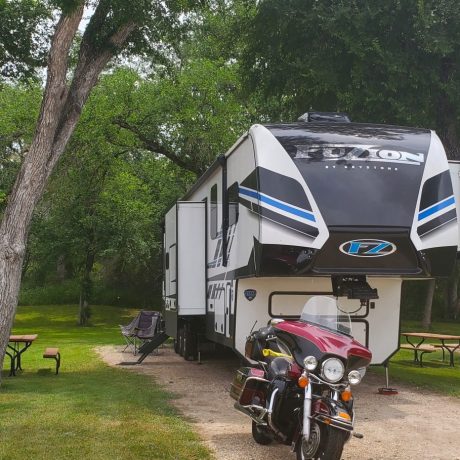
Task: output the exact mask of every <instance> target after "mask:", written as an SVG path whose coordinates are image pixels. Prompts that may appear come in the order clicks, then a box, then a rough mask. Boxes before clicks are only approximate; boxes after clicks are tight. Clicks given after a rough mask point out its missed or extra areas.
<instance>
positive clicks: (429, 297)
mask: <svg viewBox="0 0 460 460" xmlns="http://www.w3.org/2000/svg"><path fill="white" fill-rule="evenodd" d="M435 287H436V280H434V279H433V280H429V281H428V291H427V293H426V300H425V308H424V310H423V320H422V326H423V328H424V329H430V328H431V310H432V306H433V296H434V289H435Z"/></svg>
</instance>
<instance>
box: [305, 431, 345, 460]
mask: <svg viewBox="0 0 460 460" xmlns="http://www.w3.org/2000/svg"><path fill="white" fill-rule="evenodd" d="M347 437H348V433H347V432H346V431H343V430H338V429H336V428H332V427H330V426H326V425H323V424H320V441H319V447H318V450H317V451H316V453H315V454H314V455H313V456H305V455H304V449H305V448H307V449H308V444H307V445H306V446H305V447H304V442H303V441H302V442H299V443H298V444H297V450H296V454H297V460H340V458H341V457H342V451H343V446H344V445H345V442H346V440H347Z"/></svg>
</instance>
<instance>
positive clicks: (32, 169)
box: [0, 0, 188, 366]
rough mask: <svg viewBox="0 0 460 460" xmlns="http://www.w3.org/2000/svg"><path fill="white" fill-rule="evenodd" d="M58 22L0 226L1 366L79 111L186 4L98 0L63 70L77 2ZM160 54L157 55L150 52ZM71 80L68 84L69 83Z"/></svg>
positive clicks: (67, 0) (175, 24) (67, 3)
mask: <svg viewBox="0 0 460 460" xmlns="http://www.w3.org/2000/svg"><path fill="white" fill-rule="evenodd" d="M53 4H54V5H57V6H58V7H59V9H60V16H59V20H58V21H57V23H56V26H55V28H54V33H53V36H52V38H51V41H50V46H49V53H48V60H47V67H46V75H47V79H46V84H45V88H44V93H43V99H42V103H41V107H40V113H39V116H38V121H37V124H36V128H35V134H34V138H33V140H32V143H31V145H30V148H29V151H28V154H27V155H26V157H25V159H24V161H23V162H22V165H21V168H20V171H19V173H18V175H17V178H16V180H15V183H14V186H13V188H12V190H11V192H10V194H9V196H8V201H7V205H6V208H5V211H4V214H3V218H2V221H1V224H0V339H1V340H0V366H1V365H2V363H3V358H4V354H5V350H6V346H7V343H8V335H9V332H10V330H11V326H12V323H13V319H14V314H15V310H16V305H17V296H18V291H19V286H20V279H21V269H22V263H23V260H24V254H25V248H26V242H27V236H28V233H29V229H30V223H31V220H32V216H33V211H34V209H35V207H36V205H37V203H38V201H39V199H40V198H41V196H42V194H43V191H44V189H45V186H46V184H47V182H48V179H49V177H50V175H51V173H52V171H53V169H54V167H55V166H56V164H57V162H58V160H59V158H60V157H61V155H62V153H63V152H64V150H65V148H66V146H67V144H68V142H69V139H70V137H71V135H72V133H73V131H74V129H75V126H76V124H77V122H78V120H79V118H80V115H81V112H82V109H83V107H84V105H85V103H86V101H87V99H88V97H89V95H90V92H91V90H92V89H93V87H94V86H95V85H96V83H97V80H98V78H99V75H100V74H101V72H102V71H103V70H104V68H105V67H106V65H107V64H108V62H109V61H110V60H111V59H112V58H113V57H114V56H115V55H117V54H119V53H120V52H121V51H122V50H123V49H125V50H126V52H128V53H132V52H142V51H145V50H146V47H147V46H148V45H151V44H152V43H153V44H158V43H159V42H160V41H161V40H164V39H165V37H166V38H167V37H168V35H172V33H173V32H174V31H177V30H178V29H180V28H181V27H182V23H183V21H181V18H182V17H183V13H184V12H185V11H186V10H187V8H188V5H187V2H186V1H181V0H177V1H174V0H169V1H149V0H139V1H136V2H126V1H124V0H99V1H94V2H89V4H90V5H91V6H92V7H93V8H94V9H93V13H92V16H91V19H90V20H89V23H88V25H87V26H86V29H85V31H84V33H83V36H82V38H81V41H80V45H79V48H78V53H77V58H76V63H75V66H74V68H73V69H70V68H69V58H70V52H71V48H72V45H73V44H74V41H75V37H76V34H77V31H78V27H79V24H80V22H81V19H82V16H83V11H84V7H85V2H84V1H83V0H57V1H54V2H53ZM157 54H159V53H157ZM69 75H70V77H69Z"/></svg>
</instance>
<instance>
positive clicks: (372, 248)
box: [339, 239, 396, 257]
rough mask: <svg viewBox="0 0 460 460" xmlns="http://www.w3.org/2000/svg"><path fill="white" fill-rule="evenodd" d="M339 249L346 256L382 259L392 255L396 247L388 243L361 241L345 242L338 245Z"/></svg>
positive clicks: (370, 240)
mask: <svg viewBox="0 0 460 460" xmlns="http://www.w3.org/2000/svg"><path fill="white" fill-rule="evenodd" d="M339 249H340V251H341V252H343V253H344V254H346V255H348V256H354V257H383V256H388V255H390V254H393V252H395V251H396V245H394V244H393V243H390V242H389V241H383V240H374V239H363V240H352V241H346V242H345V243H342V244H341V245H340V247H339Z"/></svg>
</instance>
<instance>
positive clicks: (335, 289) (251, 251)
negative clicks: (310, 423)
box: [163, 113, 460, 364]
mask: <svg viewBox="0 0 460 460" xmlns="http://www.w3.org/2000/svg"><path fill="white" fill-rule="evenodd" d="M459 172H460V164H459V163H454V162H453V163H451V164H449V163H448V160H447V157H446V153H445V151H444V148H443V145H442V143H441V141H440V139H439V138H438V136H437V135H436V133H435V132H434V131H430V130H427V129H418V128H409V127H400V126H389V125H371V124H360V123H351V122H350V121H349V119H348V118H347V117H346V116H345V115H341V114H318V113H309V114H306V115H305V116H304V117H303V118H302V119H301V121H299V122H296V123H289V124H269V125H259V124H256V125H254V126H252V127H251V128H250V129H249V131H248V132H247V133H246V134H244V135H243V136H242V137H241V138H240V139H239V140H238V141H237V142H236V143H235V144H234V145H233V147H232V148H231V149H230V150H229V151H228V152H227V153H226V154H225V155H221V156H220V157H218V158H217V160H216V161H215V163H214V164H213V165H212V166H211V167H210V168H209V169H208V170H207V171H206V172H205V174H204V175H203V176H202V177H201V178H200V179H199V180H198V181H197V182H196V183H195V184H194V186H193V187H192V188H191V189H190V190H189V192H188V193H187V194H186V195H185V196H184V197H183V198H182V199H180V200H179V201H177V202H176V204H175V205H174V206H173V207H172V208H171V209H170V210H169V211H168V213H167V214H166V217H165V231H164V286H163V294H164V318H165V324H166V334H167V335H169V336H170V337H173V338H174V339H175V344H176V346H175V348H176V351H177V352H178V353H180V354H181V355H183V356H184V357H185V358H186V359H193V358H196V356H197V353H198V351H199V349H200V344H201V343H202V342H203V341H204V340H207V341H211V342H214V343H217V344H221V345H223V346H226V347H230V348H232V349H234V350H235V351H236V352H238V353H239V354H241V355H244V346H245V341H246V338H247V337H248V335H249V334H250V332H251V330H253V329H258V328H260V327H262V326H265V325H266V324H267V323H268V322H269V321H270V320H271V319H273V318H296V317H298V316H299V315H300V312H301V311H302V307H303V305H304V304H305V303H306V302H307V300H308V299H309V298H310V297H312V296H314V295H318V294H320V295H326V296H333V297H335V298H338V300H339V305H340V308H341V309H343V310H344V311H346V312H347V313H349V314H350V315H351V318H352V322H353V336H354V337H355V338H356V339H357V340H358V341H360V342H361V343H362V344H363V345H365V346H367V347H368V348H369V349H370V350H371V351H372V363H373V364H385V363H386V362H387V360H388V359H389V358H390V357H391V356H392V355H393V354H394V353H395V352H396V351H397V350H398V348H399V329H400V328H399V325H400V302H401V285H402V281H403V280H408V279H411V280H422V279H428V278H433V277H447V276H449V275H450V274H451V272H452V269H453V266H454V264H455V260H456V257H457V250H458V243H459V227H458V223H457V213H458V209H457V206H458V203H459V200H458V193H459V190H460V185H459ZM456 196H457V199H456Z"/></svg>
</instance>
